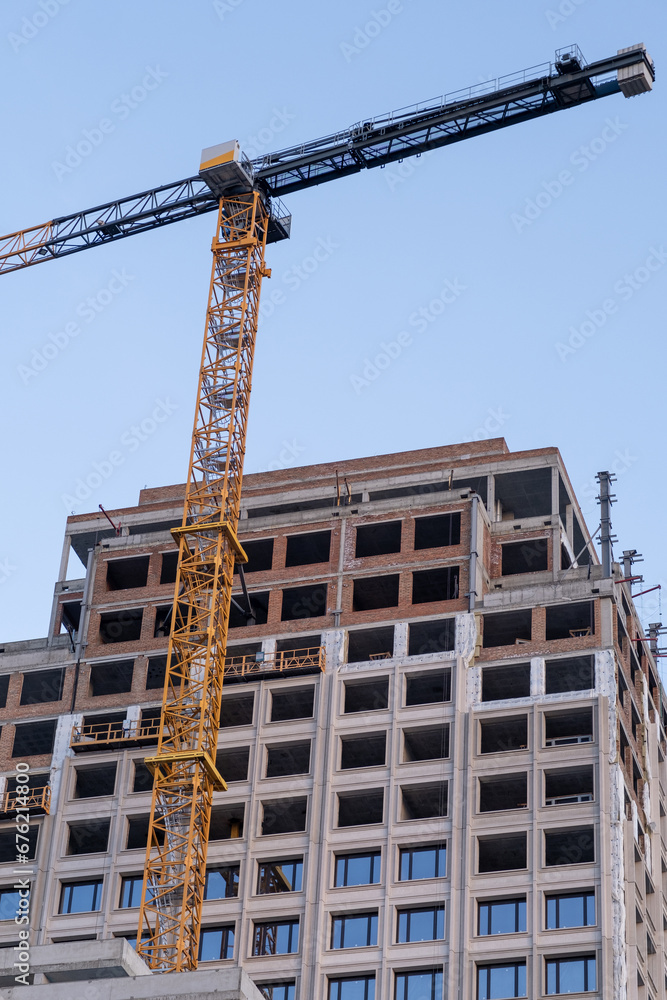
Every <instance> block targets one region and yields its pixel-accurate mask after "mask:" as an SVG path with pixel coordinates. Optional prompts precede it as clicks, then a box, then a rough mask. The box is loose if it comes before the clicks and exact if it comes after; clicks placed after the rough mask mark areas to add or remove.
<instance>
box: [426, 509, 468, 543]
mask: <svg viewBox="0 0 667 1000" xmlns="http://www.w3.org/2000/svg"><path fill="white" fill-rule="evenodd" d="M460 543H461V514H460V512H458V511H457V512H456V513H454V514H436V515H435V516H433V517H417V518H415V548H416V549H440V548H443V547H444V546H446V545H459V544H460Z"/></svg>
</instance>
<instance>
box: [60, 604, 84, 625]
mask: <svg viewBox="0 0 667 1000" xmlns="http://www.w3.org/2000/svg"><path fill="white" fill-rule="evenodd" d="M61 622H62V625H63V627H64V628H65V631H66V632H78V630H79V625H80V624H81V601H65V602H64V603H63V605H62V613H61ZM60 631H61V632H62V628H61V630H60Z"/></svg>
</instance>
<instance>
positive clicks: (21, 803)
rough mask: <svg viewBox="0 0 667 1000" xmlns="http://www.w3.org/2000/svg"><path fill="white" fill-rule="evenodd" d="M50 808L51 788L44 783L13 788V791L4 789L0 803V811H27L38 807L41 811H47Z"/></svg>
mask: <svg viewBox="0 0 667 1000" xmlns="http://www.w3.org/2000/svg"><path fill="white" fill-rule="evenodd" d="M50 808H51V788H50V786H49V785H44V786H42V787H41V788H26V789H25V790H24V789H23V788H15V789H14V790H13V791H9V790H8V791H6V792H5V794H4V796H3V799H2V805H1V806H0V812H2V813H11V812H23V811H24V810H25V811H26V812H29V811H30V810H36V809H40V810H41V811H42V812H44V813H47V814H48V812H49V810H50Z"/></svg>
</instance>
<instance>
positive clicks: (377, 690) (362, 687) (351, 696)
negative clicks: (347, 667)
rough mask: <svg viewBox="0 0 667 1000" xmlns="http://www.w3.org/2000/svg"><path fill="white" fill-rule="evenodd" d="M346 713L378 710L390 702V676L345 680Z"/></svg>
mask: <svg viewBox="0 0 667 1000" xmlns="http://www.w3.org/2000/svg"><path fill="white" fill-rule="evenodd" d="M344 688H345V707H344V712H345V714H346V715H347V714H349V713H351V712H377V711H379V710H380V709H383V708H386V707H387V705H388V704H389V678H388V677H373V678H371V679H370V680H367V681H344Z"/></svg>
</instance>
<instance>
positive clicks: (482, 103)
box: [0, 45, 655, 274]
mask: <svg viewBox="0 0 667 1000" xmlns="http://www.w3.org/2000/svg"><path fill="white" fill-rule="evenodd" d="M556 55H557V59H556V63H555V65H554V64H551V63H545V64H543V65H541V66H533V67H531V68H530V69H526V70H522V71H521V72H519V73H513V74H512V75H511V76H506V77H501V78H500V79H498V80H494V81H492V82H490V83H484V84H478V85H477V86H475V87H470V88H468V89H467V90H463V91H457V92H456V93H453V94H446V95H444V96H443V97H439V98H437V99H436V100H433V101H426V102H424V103H422V104H416V105H412V106H410V107H406V108H401V109H400V110H398V111H392V112H390V113H389V114H384V115H380V116H377V117H374V118H368V119H365V120H364V121H361V122H357V123H356V124H355V125H352V126H350V128H347V129H342V130H341V131H340V132H336V133H333V134H331V135H327V136H324V137H323V138H320V139H315V140H314V141H312V142H306V143H302V144H301V145H299V146H292V147H290V148H288V149H283V150H280V151H278V152H275V153H270V154H267V155H266V156H261V157H258V158H257V159H255V160H253V161H252V169H253V172H254V176H255V179H256V182H257V184H258V185H259V186H260V187H261V189H262V190H263V191H264V192H265V193H266V194H267V195H268V196H270V198H272V199H276V198H277V197H278V198H279V197H281V196H283V195H285V194H290V193H292V192H294V191H301V190H303V189H304V188H308V187H312V186H313V185H315V184H323V183H324V182H325V181H330V180H334V179H335V178H337V177H346V176H348V175H350V174H355V173H358V172H359V171H360V170H364V169H367V168H370V167H382V166H385V165H386V164H387V163H393V162H395V161H396V160H401V159H403V158H404V157H406V156H418V155H420V154H421V153H426V152H429V151H430V150H432V149H438V148H439V147H440V146H447V145H451V144H452V143H454V142H460V141H461V140H463V139H469V138H472V137H473V136H476V135H483V134H485V133H486V132H492V131H496V130H497V129H501V128H505V127H506V126H508V125H514V124H517V123H519V122H524V121H530V120H532V119H533V118H540V117H543V116H544V115H548V114H552V113H553V112H555V111H561V110H563V109H565V108H572V107H577V106H578V105H581V104H587V103H589V102H590V101H594V100H597V99H599V98H601V97H607V96H608V95H610V94H617V93H619V92H621V91H623V93H625V94H626V96H629V94H631V93H641V92H642V90H641V89H640V88H641V87H642V83H641V81H644V89H649V86H650V83H651V82H652V80H653V79H654V77H655V71H654V69H653V63H652V62H651V59H650V57H649V56H648V54H647V52H646V49H645V48H644V46H643V45H638V46H635V47H634V48H631V49H623V50H621V51H620V52H619V53H617V54H616V55H615V56H610V57H609V58H607V59H600V60H598V61H597V62H594V63H590V64H586V63H585V61H584V59H583V57H582V56H581V53H580V52H579V50H578V48H577V47H576V46H573V47H572V48H571V49H569V50H567V51H561V52H559V53H557V54H556ZM623 72H625V73H630V74H635V76H634V79H636V80H637V81H640V82H638V83H637V85H636V86H637V88H638V89H635V90H633V89H632V87H631V86H630V83H631V81H621V80H619V77H618V74H619V73H623ZM217 207H218V198H217V197H216V195H215V194H214V193H213V192H212V191H211V189H210V188H209V187H208V185H207V184H206V182H205V181H204V180H203V178H202V177H200V176H196V177H188V178H186V179H185V180H182V181H176V182H175V183H173V184H165V185H163V186H161V187H156V188H152V189H151V190H150V191H143V192H142V193H141V194H137V195H132V197H130V198H120V199H116V200H115V201H111V202H107V203H106V204H103V205H98V206H97V207H96V208H91V209H88V210H87V211H85V212H76V213H74V214H72V215H67V216H63V217H62V218H58V219H53V220H52V221H51V222H47V223H45V224H43V225H41V226H33V227H32V228H31V229H24V230H21V231H20V232H16V233H11V234H10V235H8V236H4V237H0V274H2V273H4V272H6V271H15V270H18V269H19V268H22V267H28V266H29V265H31V264H39V263H40V262H42V261H46V260H51V259H52V258H54V257H63V256H66V255H68V254H72V253H77V252H78V251H79V250H86V249H88V248H89V247H93V246H100V245H102V244H104V243H110V242H112V241H113V240H118V239H122V238H123V237H125V236H132V235H134V234H135V233H142V232H145V231H146V230H148V229H155V228H157V227H159V226H165V225H167V224H169V223H171V222H178V221H180V220H181V219H190V218H194V217H195V216H197V215H202V214H204V213H206V212H213V211H215V210H216V209H217ZM286 216H287V213H286V212H285V210H284V209H283V208H282V206H280V205H279V204H274V205H273V206H272V209H271V217H272V219H277V220H284V219H285V218H286ZM277 238H281V237H280V235H278V236H277ZM272 239H273V234H272V232H271V231H270V232H269V240H268V242H269V243H270V242H272Z"/></svg>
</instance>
